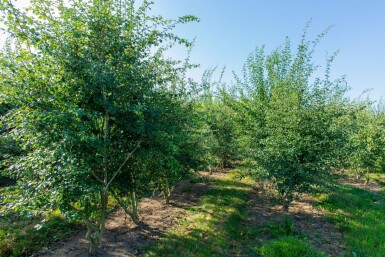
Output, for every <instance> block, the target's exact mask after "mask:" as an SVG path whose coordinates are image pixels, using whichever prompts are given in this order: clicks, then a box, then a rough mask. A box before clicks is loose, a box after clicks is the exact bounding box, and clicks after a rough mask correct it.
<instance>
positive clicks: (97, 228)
mask: <svg viewBox="0 0 385 257" xmlns="http://www.w3.org/2000/svg"><path fill="white" fill-rule="evenodd" d="M107 204H108V191H107V190H102V192H101V194H100V208H101V209H100V212H101V213H100V217H99V218H98V219H97V220H96V223H95V224H93V223H92V222H91V220H90V219H89V218H88V217H84V218H83V220H84V222H85V223H86V225H87V234H86V239H87V240H88V242H89V244H90V245H89V253H90V254H95V253H96V252H97V251H98V249H99V246H100V244H101V242H102V238H103V233H104V230H105V227H106V214H107Z"/></svg>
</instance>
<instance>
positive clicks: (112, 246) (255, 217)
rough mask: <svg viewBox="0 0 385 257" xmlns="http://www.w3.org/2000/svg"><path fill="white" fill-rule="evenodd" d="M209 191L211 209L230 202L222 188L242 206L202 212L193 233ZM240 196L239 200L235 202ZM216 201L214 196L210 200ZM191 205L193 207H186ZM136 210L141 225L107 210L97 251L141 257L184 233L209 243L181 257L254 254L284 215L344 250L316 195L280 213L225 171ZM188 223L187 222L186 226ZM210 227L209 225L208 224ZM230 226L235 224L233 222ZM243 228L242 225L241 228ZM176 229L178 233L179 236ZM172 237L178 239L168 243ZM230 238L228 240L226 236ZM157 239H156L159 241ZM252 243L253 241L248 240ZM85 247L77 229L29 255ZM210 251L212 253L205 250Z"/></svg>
mask: <svg viewBox="0 0 385 257" xmlns="http://www.w3.org/2000/svg"><path fill="white" fill-rule="evenodd" d="M226 181H227V182H226ZM226 183H227V184H226ZM225 188H226V189H225ZM208 190H211V191H212V190H217V191H218V192H217V195H215V194H214V195H213V194H211V196H214V198H215V197H217V201H218V202H217V204H218V206H217V207H215V208H220V205H221V202H222V203H225V204H227V205H228V203H226V202H225V201H226V199H225V200H224V199H221V197H223V198H226V197H227V195H226V191H225V190H238V191H242V192H240V195H239V197H237V198H234V200H232V199H230V198H229V199H230V200H231V201H234V202H236V203H235V204H236V205H234V206H235V207H236V208H243V209H244V210H238V211H240V212H239V213H238V212H237V210H235V209H232V210H230V209H229V210H227V211H223V213H222V212H221V210H220V209H216V210H213V211H212V212H213V213H208V214H207V213H206V214H204V216H203V221H207V223H202V222H201V223H200V225H199V226H203V227H205V226H207V231H205V229H206V228H200V230H199V231H201V232H199V233H200V234H199V233H198V234H196V235H195V234H194V231H196V228H197V226H198V225H195V223H197V222H200V221H199V220H198V221H197V218H196V217H198V218H199V217H200V216H201V214H202V215H203V213H204V212H211V211H207V209H203V208H201V205H205V206H207V204H209V203H211V202H210V201H209V202H208V201H207V197H210V195H209V196H208V194H207V192H208ZM221 190H222V191H223V192H222V191H221ZM228 192H230V191H228ZM244 196H247V197H246V198H245V197H244ZM238 200H239V202H237V201H238ZM214 201H216V200H215V199H214ZM214 203H215V202H214ZM191 209H193V210H194V211H193V212H191V211H189V210H191ZM140 212H141V217H142V223H143V224H142V225H141V226H137V225H135V224H133V223H132V222H131V221H130V219H129V217H127V216H126V215H125V213H124V212H123V211H121V210H118V211H115V212H114V213H112V214H111V215H110V217H109V219H108V221H107V224H106V232H105V236H104V240H103V245H102V247H101V249H100V251H99V254H98V256H101V257H104V256H119V257H123V256H139V255H142V254H145V253H146V252H147V254H145V256H156V255H154V254H155V253H157V254H162V253H161V251H160V252H159V251H158V252H157V250H156V245H160V248H162V249H166V248H167V247H171V248H174V251H178V249H179V248H180V249H183V248H184V247H188V246H185V245H183V243H182V241H184V238H181V235H185V236H186V238H187V237H189V238H191V237H193V238H194V240H195V241H192V242H190V241H191V240H189V242H188V244H198V248H205V247H207V248H208V250H207V251H208V252H207V251H206V252H203V251H201V250H200V251H201V252H196V253H193V252H191V253H188V252H189V251H192V250H191V249H190V250H189V249H186V251H184V253H183V254H182V252H181V253H180V256H206V254H210V255H212V256H225V255H226V256H228V255H229V254H230V256H255V255H253V254H255V252H256V251H257V250H255V249H256V248H257V247H260V246H261V245H262V244H263V243H265V242H266V241H268V240H270V239H271V235H272V234H271V231H269V230H274V228H279V227H280V226H281V225H282V224H284V222H285V219H286V218H285V217H287V215H288V216H289V217H291V219H292V225H293V228H294V230H293V231H292V232H293V233H295V234H296V235H300V236H301V237H304V238H306V240H307V241H308V242H309V243H310V244H311V245H312V246H313V247H314V248H315V249H317V250H320V251H322V252H325V253H326V254H327V255H329V256H340V255H341V254H342V253H343V252H344V251H345V246H344V245H343V237H342V234H341V233H340V232H339V231H338V229H337V228H335V227H334V225H332V224H331V223H329V222H328V221H327V220H326V219H325V218H324V214H323V211H322V210H321V209H318V208H316V207H314V200H313V199H312V197H311V196H305V197H304V198H303V200H301V201H296V202H294V203H293V204H292V206H291V207H290V208H289V212H288V213H284V212H283V209H282V207H281V206H280V205H279V203H278V202H277V201H276V200H274V198H273V197H272V196H271V194H270V193H269V191H268V190H267V189H264V188H263V186H255V185H254V184H253V183H252V182H250V181H246V182H245V181H243V180H242V181H239V180H237V179H236V178H233V176H232V175H231V174H230V173H229V171H228V170H224V171H222V172H215V173H212V174H209V173H208V172H200V174H199V178H198V179H188V180H183V181H181V182H180V183H179V184H178V185H177V186H176V187H175V188H174V190H173V195H172V197H171V203H170V204H165V203H164V201H163V200H162V198H161V197H160V196H155V197H153V198H144V199H142V201H141V202H140ZM214 212H217V213H214ZM234 215H235V216H234ZM237 215H238V216H237ZM233 216H234V217H236V219H235V220H234V222H235V223H237V224H227V223H226V220H227V219H231V218H234V217H233ZM186 223H188V224H190V225H188V226H186ZM210 226H213V227H212V228H209V227H210ZM231 226H238V227H239V226H242V229H240V230H242V231H234V233H235V234H237V233H239V234H238V235H231V233H232V232H231V229H232V228H231ZM222 227H227V228H222ZM233 229H237V227H234V228H233ZM243 229H245V230H244V231H243ZM176 230H177V231H178V232H177V233H176V232H175V231H176ZM237 230H239V228H238V229H237ZM250 230H254V231H256V233H253V236H250V234H248V233H249V232H247V231H250ZM170 231H171V232H170ZM181 231H182V232H181ZM202 231H203V232H202ZM215 233H219V234H226V233H230V234H229V235H227V236H228V238H227V239H226V235H224V238H223V245H222V243H221V241H220V240H219V241H218V236H223V235H219V234H218V236H215ZM176 234H178V236H177V237H176ZM199 237H200V238H199ZM211 237H214V238H215V240H216V241H215V240H212V241H210V240H211V239H210V238H211ZM175 238H178V240H177V241H181V242H179V243H178V242H172V243H171V244H170V242H171V241H173V240H174V239H175ZM229 238H232V240H230V241H228V239H229ZM157 241H159V242H158V243H157ZM174 241H175V240H174ZM218 242H219V243H218ZM251 242H252V245H249V244H250V243H251ZM154 243H155V244H154ZM184 243H186V242H184ZM209 244H213V245H209ZM178 247H179V248H178ZM198 248H197V249H198ZM227 248H228V249H227ZM148 249H150V250H148ZM151 249H155V250H151ZM87 250H88V243H87V241H86V240H85V229H81V230H79V231H78V232H76V233H74V234H72V235H71V236H69V237H68V238H67V239H65V240H62V241H60V242H57V243H55V244H53V245H51V246H50V247H48V248H45V249H43V250H41V251H40V252H37V253H35V254H34V255H33V256H40V257H50V256H55V257H56V256H57V257H60V256H63V257H64V256H66V257H75V256H77V257H80V256H88V254H87ZM197 251H198V250H197ZM210 251H212V252H211V253H209V252H210ZM194 254H195V255H194ZM158 256H164V255H158ZM176 256H177V255H176Z"/></svg>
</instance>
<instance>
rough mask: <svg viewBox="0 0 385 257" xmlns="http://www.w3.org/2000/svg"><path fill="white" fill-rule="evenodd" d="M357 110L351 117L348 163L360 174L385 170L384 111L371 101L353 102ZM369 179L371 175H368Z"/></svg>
mask: <svg viewBox="0 0 385 257" xmlns="http://www.w3.org/2000/svg"><path fill="white" fill-rule="evenodd" d="M352 106H353V107H354V108H355V109H356V110H357V111H356V112H355V113H354V115H353V116H352V118H351V123H352V130H351V132H350V138H349V145H348V152H349V158H348V162H349V164H348V165H347V167H348V168H350V169H352V170H353V171H354V172H356V174H357V175H358V176H362V175H363V174H365V173H366V174H367V173H368V172H382V171H384V163H385V162H384V161H385V151H384V147H385V130H384V128H385V119H384V113H383V112H382V111H381V110H380V109H377V110H376V108H375V106H374V104H373V103H371V102H369V101H361V102H357V103H352ZM367 179H369V177H368V176H367Z"/></svg>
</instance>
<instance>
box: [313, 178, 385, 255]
mask: <svg viewBox="0 0 385 257" xmlns="http://www.w3.org/2000/svg"><path fill="white" fill-rule="evenodd" d="M318 199H319V200H320V205H321V206H322V207H323V208H324V209H326V210H328V211H329V216H330V218H331V219H332V220H333V221H334V222H335V223H336V224H338V225H339V227H340V228H341V229H342V231H343V233H344V238H345V241H346V245H347V247H348V248H349V249H350V250H349V252H348V253H347V254H346V256H371V257H376V256H378V257H380V256H385V218H384V217H385V216H384V214H385V202H384V197H383V193H380V194H375V193H372V192H369V191H367V190H363V189H360V188H356V187H352V186H349V185H336V186H335V187H334V189H333V192H332V193H329V194H321V195H318Z"/></svg>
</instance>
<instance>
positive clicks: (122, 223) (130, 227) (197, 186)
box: [32, 173, 211, 257]
mask: <svg viewBox="0 0 385 257" xmlns="http://www.w3.org/2000/svg"><path fill="white" fill-rule="evenodd" d="M206 175H207V173H202V176H206ZM202 181H204V182H200V183H192V181H191V180H184V181H181V182H180V183H179V184H178V185H176V186H175V188H174V189H173V192H172V196H171V198H170V204H165V203H164V200H163V198H162V197H161V196H156V197H153V198H144V199H142V200H141V201H140V203H139V210H140V214H141V217H142V219H141V222H142V225H140V226H137V225H135V224H134V223H132V222H131V220H130V218H129V217H127V215H126V214H125V213H124V212H123V211H122V210H118V211H116V212H114V213H112V214H111V215H110V217H109V218H108V220H107V222H106V232H105V234H104V239H103V243H102V247H101V248H100V250H99V253H98V254H97V256H98V257H107V256H118V257H125V256H137V255H138V254H140V251H141V249H143V248H145V247H146V246H148V245H149V244H150V243H151V242H155V241H157V240H159V238H160V237H161V236H162V234H163V233H164V232H165V231H166V230H167V229H168V228H170V227H173V226H175V225H177V224H178V221H179V220H181V218H183V217H184V216H185V215H186V211H187V210H188V209H189V208H191V207H192V206H194V205H196V203H197V201H198V200H199V198H200V197H201V196H202V195H203V194H204V193H205V192H206V190H207V189H208V188H209V186H210V183H211V182H209V180H202ZM85 234H86V231H85V229H82V230H80V231H78V232H76V233H74V234H73V235H71V236H70V237H69V238H68V239H66V240H62V241H60V242H57V243H55V244H53V245H52V246H50V247H49V248H45V249H42V250H41V251H40V252H37V253H35V254H34V255H32V256H35V257H37V256H39V257H83V256H89V255H88V253H87V250H88V243H87V240H86V239H85Z"/></svg>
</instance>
